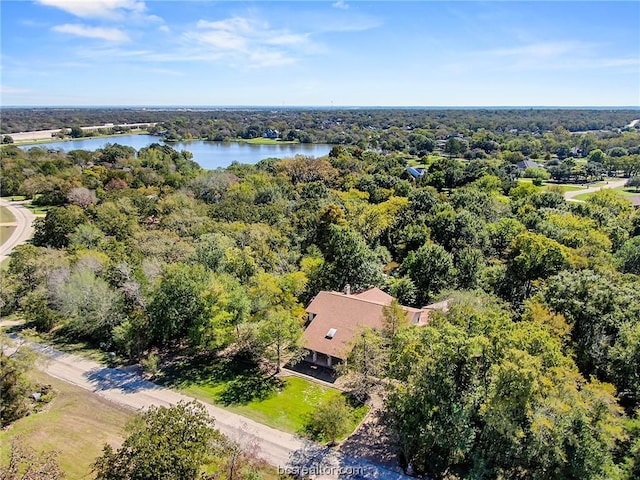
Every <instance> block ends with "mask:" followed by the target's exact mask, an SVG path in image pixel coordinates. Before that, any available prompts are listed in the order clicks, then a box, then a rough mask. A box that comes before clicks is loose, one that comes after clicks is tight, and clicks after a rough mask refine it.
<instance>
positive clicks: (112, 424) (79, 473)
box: [0, 372, 134, 480]
mask: <svg viewBox="0 0 640 480" xmlns="http://www.w3.org/2000/svg"><path fill="white" fill-rule="evenodd" d="M32 376H33V380H34V381H36V382H39V383H46V384H50V385H52V386H53V388H54V389H55V391H56V396H55V398H54V399H53V400H52V401H51V403H49V404H48V405H47V406H46V408H45V409H44V410H43V411H41V412H39V413H36V414H34V415H30V416H28V417H25V418H22V419H20V420H18V421H17V422H15V423H14V424H13V425H12V426H11V427H9V428H8V429H7V430H4V431H1V432H0V459H1V461H2V463H5V462H6V461H7V459H8V455H9V448H10V445H11V442H12V440H13V439H14V438H16V437H20V438H21V439H22V440H23V441H24V443H26V444H27V445H29V446H31V447H32V448H35V449H36V450H40V451H51V450H55V451H57V452H58V462H59V463H60V466H61V467H62V469H63V470H64V472H65V473H66V478H67V480H76V479H78V480H79V479H82V478H87V476H88V475H89V473H90V470H91V464H92V463H93V461H94V460H95V459H96V457H98V456H99V455H100V453H101V451H102V446H103V445H104V443H105V442H106V443H109V444H111V445H113V446H118V445H119V444H120V443H121V442H122V440H123V427H124V425H125V424H126V423H127V421H128V420H129V419H130V418H131V417H132V415H133V413H134V412H133V411H131V410H129V409H125V408H124V407H120V406H118V405H115V404H113V403H111V402H108V401H107V400H104V399H102V398H101V397H99V396H98V395H96V394H93V393H91V392H88V391H86V390H83V389H81V388H79V387H76V386H73V385H69V384H67V383H64V382H61V381H59V380H57V379H55V378H53V377H50V376H48V375H46V374H44V373H40V372H37V373H33V374H32Z"/></svg>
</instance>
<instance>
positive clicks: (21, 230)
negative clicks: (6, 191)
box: [0, 200, 35, 262]
mask: <svg viewBox="0 0 640 480" xmlns="http://www.w3.org/2000/svg"><path fill="white" fill-rule="evenodd" d="M0 206H3V207H6V208H7V210H9V211H10V212H11V213H12V214H13V216H14V217H16V228H15V230H14V231H13V232H12V233H11V235H10V236H9V238H8V239H7V240H6V241H5V242H4V243H3V244H2V245H0V262H2V261H3V260H4V259H5V258H7V257H8V256H9V254H10V253H11V251H12V250H13V249H14V248H15V247H16V246H17V245H20V244H22V243H24V242H26V241H27V240H29V239H30V238H31V236H32V235H33V220H34V219H35V216H34V215H33V213H31V211H30V210H29V209H28V208H26V207H25V206H24V205H23V204H21V203H17V202H7V201H5V200H0Z"/></svg>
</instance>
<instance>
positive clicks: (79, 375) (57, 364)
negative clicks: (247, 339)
mask: <svg viewBox="0 0 640 480" xmlns="http://www.w3.org/2000/svg"><path fill="white" fill-rule="evenodd" d="M11 337H12V339H13V340H17V339H18V337H17V336H16V335H12V336H11ZM21 341H22V340H21ZM26 343H27V346H28V347H30V348H32V349H33V350H36V351H38V352H41V353H42V356H43V358H44V361H42V362H41V363H40V368H41V369H42V370H43V371H44V372H46V373H47V374H49V375H51V376H52V377H55V378H58V379H60V380H62V381H65V382H67V383H71V384H74V385H77V386H79V387H81V388H83V389H85V390H89V391H91V392H94V393H96V394H97V395H100V396H102V397H104V398H107V399H109V400H110V401H113V402H116V403H118V404H120V405H124V406H127V407H130V408H133V409H144V408H148V407H150V406H152V405H155V406H169V405H172V404H175V403H178V402H180V401H185V402H190V401H192V400H193V398H191V397H188V396H186V395H182V394H180V393H178V392H176V391H174V390H170V389H168V388H164V387H160V386H159V385H156V384H154V383H152V382H149V381H147V380H145V379H144V378H142V377H141V376H140V374H139V372H138V371H137V369H136V368H135V367H126V368H107V367H105V366H104V365H101V364H99V363H97V362H94V361H92V360H88V359H86V358H83V357H80V356H78V355H72V354H68V353H63V352H61V351H59V350H56V349H54V348H52V347H50V346H46V345H42V344H38V343H34V342H26ZM203 405H204V406H205V407H206V409H207V411H208V412H209V414H210V415H211V416H212V417H213V418H215V421H216V427H217V428H218V429H220V431H221V432H222V433H224V434H225V435H227V436H229V437H230V438H232V439H234V440H236V441H238V442H240V443H241V444H243V445H245V446H247V447H251V448H254V449H256V451H257V452H259V455H260V456H261V457H262V458H264V459H265V460H266V461H267V462H269V463H270V464H272V465H274V466H276V467H278V468H279V469H280V471H281V472H285V471H286V472H289V473H293V474H295V473H296V472H300V473H302V474H311V475H313V474H316V475H315V477H312V478H317V479H338V478H345V479H346V478H350V479H380V480H401V479H409V478H410V477H407V476H405V475H403V474H401V473H398V472H394V471H391V470H388V469H386V468H385V467H382V466H380V465H374V464H372V463H369V462H366V461H363V460H359V459H356V458H353V457H349V456H346V455H343V454H341V453H339V452H337V451H335V450H332V449H327V448H326V447H322V446H319V445H317V444H314V443H312V442H309V441H306V440H304V439H302V438H300V437H296V436H295V435H291V434H289V433H285V432H281V431H279V430H276V429H273V428H270V427H267V426H265V425H262V424H259V423H256V422H254V421H253V420H250V419H248V418H245V417H242V416H240V415H237V414H234V413H231V412H229V411H227V410H224V409H222V408H218V407H215V406H213V405H209V404H206V403H203ZM256 447H257V448H256Z"/></svg>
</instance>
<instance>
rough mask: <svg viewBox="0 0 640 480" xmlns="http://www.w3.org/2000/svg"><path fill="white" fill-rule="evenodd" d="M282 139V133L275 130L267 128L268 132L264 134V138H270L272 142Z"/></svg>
mask: <svg viewBox="0 0 640 480" xmlns="http://www.w3.org/2000/svg"><path fill="white" fill-rule="evenodd" d="M278 137H280V132H279V131H278V130H273V129H272V128H267V130H266V131H265V132H264V133H263V134H262V138H268V139H270V140H276V139H277V138H278Z"/></svg>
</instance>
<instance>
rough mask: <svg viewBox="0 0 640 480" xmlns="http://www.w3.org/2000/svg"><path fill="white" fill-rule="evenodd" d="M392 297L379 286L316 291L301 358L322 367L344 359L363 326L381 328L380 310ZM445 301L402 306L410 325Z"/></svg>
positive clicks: (423, 319) (424, 318)
mask: <svg viewBox="0 0 640 480" xmlns="http://www.w3.org/2000/svg"><path fill="white" fill-rule="evenodd" d="M392 301H393V297H392V296H391V295H389V294H387V293H385V292H383V291H382V290H380V289H379V288H371V289H369V290H366V291H364V292H361V293H356V294H351V292H350V291H349V287H348V286H347V287H346V288H345V292H344V293H341V292H329V291H322V292H319V293H318V294H317V295H316V296H315V297H314V298H313V300H311V302H310V303H309V306H308V307H307V309H306V311H307V314H308V315H309V316H308V319H307V322H306V325H305V330H304V332H303V334H302V341H303V346H304V347H305V348H306V349H307V350H308V352H309V353H308V355H307V356H306V357H305V359H304V360H305V361H307V362H309V363H312V364H314V365H319V366H323V367H333V366H334V365H336V364H338V363H341V362H344V361H345V360H346V358H347V356H348V355H349V352H350V350H351V348H352V346H353V342H354V340H355V338H356V336H357V335H358V333H359V332H360V331H361V330H362V329H363V328H367V327H368V328H373V329H382V328H383V327H384V315H383V309H384V307H385V306H387V305H389V304H390V303H391V302H392ZM446 306H447V305H446V302H444V303H442V304H434V305H430V306H427V307H423V308H421V309H418V308H411V307H405V306H402V309H403V310H404V311H405V312H406V314H407V321H408V322H409V323H410V324H415V325H425V324H426V323H427V322H428V320H429V312H431V311H433V310H443V309H445V310H446Z"/></svg>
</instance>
